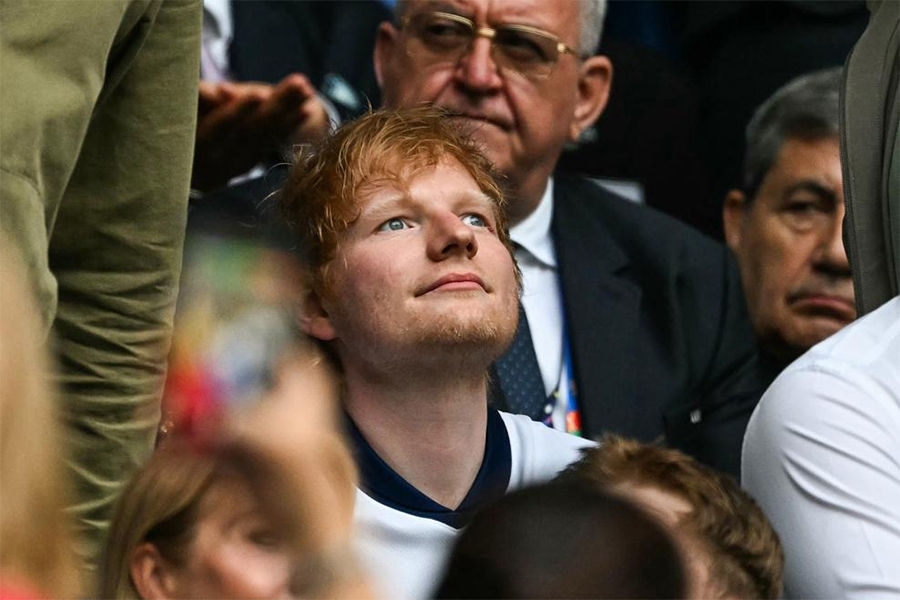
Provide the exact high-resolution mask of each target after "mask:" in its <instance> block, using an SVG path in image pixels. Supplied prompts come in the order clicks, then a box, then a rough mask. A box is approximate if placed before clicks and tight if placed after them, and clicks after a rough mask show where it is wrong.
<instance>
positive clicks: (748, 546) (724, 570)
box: [560, 435, 784, 598]
mask: <svg viewBox="0 0 900 600" xmlns="http://www.w3.org/2000/svg"><path fill="white" fill-rule="evenodd" d="M560 479H563V480H570V479H574V480H579V481H582V482H586V483H588V484H591V485H596V486H599V487H601V488H603V489H606V490H610V489H612V488H616V487H619V486H630V487H646V488H652V489H656V490H660V491H663V492H666V493H668V494H671V495H673V496H675V497H677V498H681V499H683V500H684V501H686V502H687V503H688V504H689V505H690V507H691V511H690V512H689V513H688V514H686V515H684V516H683V517H681V519H680V521H679V523H678V529H679V530H680V531H683V532H684V533H685V534H687V535H688V536H689V537H691V538H693V541H696V542H699V543H700V544H701V546H702V547H703V548H705V549H707V550H708V552H709V554H710V558H711V565H710V569H709V572H710V578H711V583H712V585H713V586H714V587H715V589H717V590H719V591H721V592H724V593H725V594H727V595H731V596H736V597H739V598H779V597H780V596H781V591H782V586H783V571H784V553H783V550H782V547H781V542H780V541H779V539H778V535H777V534H776V533H775V530H774V529H773V528H772V525H771V524H770V523H769V520H768V519H767V518H766V516H765V514H763V512H762V510H761V509H760V508H759V506H758V505H757V504H756V502H755V501H754V500H753V498H751V497H750V496H749V495H748V494H747V493H746V492H745V491H744V490H742V489H741V487H740V486H739V485H738V484H737V482H735V481H734V480H733V479H732V478H731V477H729V476H727V475H724V474H722V473H718V472H716V471H715V470H713V469H711V468H709V467H706V466H704V465H701V464H700V463H698V462H697V461H696V460H694V459H693V458H691V457H689V456H687V455H685V454H683V453H681V452H679V451H677V450H673V449H670V448H664V447H662V446H659V445H653V444H642V443H640V442H637V441H634V440H627V439H624V438H621V437H618V436H613V435H607V436H605V437H604V438H603V440H602V441H601V443H600V445H599V446H598V447H596V448H590V449H588V450H585V451H584V456H583V458H582V459H581V460H579V461H578V462H576V463H575V464H573V465H572V466H570V467H569V468H568V469H566V471H565V472H564V473H563V474H562V475H560Z"/></svg>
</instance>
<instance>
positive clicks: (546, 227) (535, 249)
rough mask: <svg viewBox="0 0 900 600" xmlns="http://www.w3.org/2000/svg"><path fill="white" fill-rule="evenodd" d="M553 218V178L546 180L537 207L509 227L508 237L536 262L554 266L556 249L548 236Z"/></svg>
mask: <svg viewBox="0 0 900 600" xmlns="http://www.w3.org/2000/svg"><path fill="white" fill-rule="evenodd" d="M552 218H553V178H552V177H551V178H550V179H549V180H548V181H547V187H546V188H545V189H544V195H543V196H541V201H540V202H539V203H538V205H537V208H536V209H534V211H533V212H532V213H531V214H530V215H528V216H527V217H525V219H523V220H522V221H521V222H520V223H518V224H516V225H513V226H512V227H510V228H509V237H510V238H511V239H512V241H513V242H514V243H515V244H518V245H519V246H520V247H521V248H522V249H523V250H525V251H526V252H528V254H530V255H531V256H532V257H534V258H535V259H536V260H537V261H538V262H540V263H543V264H544V265H545V266H547V267H550V268H554V269H555V268H556V251H555V250H554V248H553V238H552V237H551V236H550V221H551V219H552Z"/></svg>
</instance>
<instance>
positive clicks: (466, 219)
mask: <svg viewBox="0 0 900 600" xmlns="http://www.w3.org/2000/svg"><path fill="white" fill-rule="evenodd" d="M460 220H461V221H462V222H463V223H465V224H466V225H471V226H472V227H487V226H488V225H487V222H486V221H485V220H484V217H482V216H481V215H475V214H468V215H463V216H462V217H460Z"/></svg>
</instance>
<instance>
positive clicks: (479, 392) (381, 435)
mask: <svg viewBox="0 0 900 600" xmlns="http://www.w3.org/2000/svg"><path fill="white" fill-rule="evenodd" d="M451 370H452V369H444V370H443V372H441V373H427V374H424V373H417V374H416V380H413V381H410V380H408V379H409V378H408V377H407V380H404V381H399V380H396V379H393V378H378V377H371V376H366V375H364V374H363V373H360V372H354V371H353V370H352V369H348V370H347V371H346V383H347V388H346V395H345V398H344V407H345V409H346V410H347V413H348V414H349V415H350V417H351V418H352V419H353V421H354V423H356V426H357V427H358V428H359V430H360V431H361V432H362V434H363V436H364V437H365V438H366V441H368V442H369V444H370V445H371V446H372V448H373V449H374V450H375V452H377V453H378V456H380V457H381V459H382V460H384V461H385V462H386V463H387V464H388V465H390V466H391V468H392V469H394V471H396V472H397V474H399V475H400V476H401V477H403V478H404V479H405V480H406V481H408V482H409V483H410V484H412V485H413V486H414V487H415V488H416V489H418V490H419V491H420V492H422V493H423V494H425V495H426V496H428V497H429V498H431V499H432V500H434V501H435V502H438V503H439V504H441V505H443V506H446V507H447V508H451V509H455V508H457V507H458V506H459V504H460V503H461V502H462V501H463V499H464V498H465V497H466V494H467V493H468V491H469V489H470V488H471V487H472V483H473V482H474V481H475V477H476V475H477V474H478V470H479V469H480V468H481V463H482V460H483V458H484V448H485V433H486V431H487V379H486V377H485V375H484V373H476V374H473V375H470V376H466V375H464V374H460V373H459V372H455V373H449V371H451ZM436 465H440V468H435V466H436Z"/></svg>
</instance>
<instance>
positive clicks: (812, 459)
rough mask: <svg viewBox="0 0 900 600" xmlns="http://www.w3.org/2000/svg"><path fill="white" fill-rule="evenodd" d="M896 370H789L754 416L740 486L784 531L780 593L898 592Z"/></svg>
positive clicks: (899, 415) (899, 406)
mask: <svg viewBox="0 0 900 600" xmlns="http://www.w3.org/2000/svg"><path fill="white" fill-rule="evenodd" d="M892 360H900V357H895V358H894V359H892ZM896 371H897V369H893V372H892V373H888V374H887V375H886V376H884V375H885V374H884V373H882V374H880V376H879V374H875V375H876V376H874V377H873V376H870V374H866V375H863V374H861V371H857V370H853V369H850V370H845V369H841V370H830V369H828V368H827V365H822V364H816V365H812V366H810V367H807V368H804V369H795V370H790V369H789V370H788V371H786V372H785V373H783V374H782V376H781V377H779V378H778V379H777V380H776V381H775V383H774V384H773V385H772V387H771V388H770V389H769V390H768V391H767V392H766V394H765V395H764V396H763V399H762V400H761V401H760V404H759V406H758V408H757V410H756V412H755V413H754V415H753V417H752V418H751V421H750V424H749V426H748V429H747V434H746V437H745V439H744V448H743V465H742V473H743V485H744V487H745V488H746V489H747V490H748V491H749V492H750V493H751V495H753V496H754V497H755V498H756V499H757V501H758V502H759V504H760V506H761V507H762V509H763V510H764V511H765V512H766V514H767V515H768V516H769V518H770V519H771V520H772V523H773V525H774V526H775V529H776V530H777V531H778V533H779V535H780V536H781V541H782V543H783V544H784V548H785V595H786V596H787V597H796V598H867V599H880V598H884V599H887V598H893V599H894V600H896V599H897V598H900V402H898V394H900V387H898V386H900V382H898V379H900V377H898V375H897V373H896ZM886 382H890V383H889V386H886V385H885V384H886Z"/></svg>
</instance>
